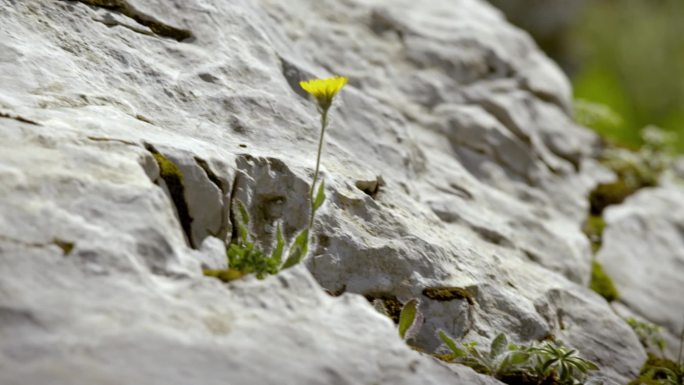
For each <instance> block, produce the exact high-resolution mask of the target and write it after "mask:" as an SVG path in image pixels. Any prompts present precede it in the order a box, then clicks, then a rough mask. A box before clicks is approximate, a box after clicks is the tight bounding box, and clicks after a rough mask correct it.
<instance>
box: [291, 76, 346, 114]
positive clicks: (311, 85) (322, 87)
mask: <svg viewBox="0 0 684 385" xmlns="http://www.w3.org/2000/svg"><path fill="white" fill-rule="evenodd" d="M348 80H349V79H347V78H346V77H344V76H334V77H331V78H326V79H311V80H308V81H305V82H299V85H300V86H301V87H302V89H303V90H304V91H306V92H308V93H310V94H311V95H313V96H314V97H315V98H316V101H317V102H318V106H319V107H320V108H321V110H323V111H327V110H328V108H330V105H331V104H332V100H333V98H334V97H335V95H337V93H338V92H340V90H341V89H342V87H344V85H345V84H347V81H348Z"/></svg>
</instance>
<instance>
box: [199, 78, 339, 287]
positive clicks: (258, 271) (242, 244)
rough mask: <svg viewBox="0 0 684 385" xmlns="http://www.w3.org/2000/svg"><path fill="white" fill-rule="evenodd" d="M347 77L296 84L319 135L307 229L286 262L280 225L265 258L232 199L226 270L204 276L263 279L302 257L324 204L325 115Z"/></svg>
mask: <svg viewBox="0 0 684 385" xmlns="http://www.w3.org/2000/svg"><path fill="white" fill-rule="evenodd" d="M347 80H348V79H347V78H346V77H341V76H336V77H331V78H326V79H312V80H309V81H303V82H300V86H301V87H302V89H304V90H305V91H306V92H308V93H309V94H311V95H313V96H314V98H315V99H316V103H317V106H318V112H319V113H320V115H321V117H320V121H321V133H320V137H319V140H318V151H317V152H316V168H315V171H314V176H313V182H312V183H311V188H310V189H309V201H310V202H311V210H310V215H309V221H308V226H307V227H305V228H304V229H303V230H301V231H300V232H299V233H298V234H297V235H296V236H295V238H294V241H293V242H292V243H291V244H290V245H289V247H288V248H287V249H288V253H287V259H285V262H283V261H282V257H283V253H284V250H285V241H284V238H283V233H282V230H281V226H280V223H278V224H277V226H276V239H275V246H274V247H273V251H272V252H271V255H266V254H265V253H264V252H263V251H261V250H259V249H257V248H256V246H255V245H254V242H253V240H252V237H251V235H250V232H249V213H248V212H247V209H246V208H245V205H244V203H243V202H241V201H240V200H237V199H236V200H235V202H234V204H235V206H237V214H236V216H237V217H238V218H236V219H237V229H238V231H237V232H238V237H237V239H233V241H232V242H231V243H230V244H229V245H228V250H227V252H228V268H227V269H223V270H205V271H204V274H205V275H207V276H211V277H215V278H218V279H220V280H222V281H226V282H228V281H232V280H235V279H238V278H241V277H243V276H245V275H248V274H255V275H256V277H257V278H259V279H263V278H265V277H266V276H267V275H272V274H277V273H278V272H279V271H280V270H283V269H287V268H289V267H292V266H294V265H296V264H298V263H299V262H301V260H302V259H303V258H304V257H305V256H306V253H307V251H308V249H309V235H310V233H311V228H312V227H313V222H314V218H315V215H316V212H317V211H318V209H319V208H320V207H321V206H322V205H323V202H325V184H324V182H323V181H321V183H320V184H317V183H318V174H319V170H320V164H321V153H322V151H323V138H324V136H325V130H326V128H327V127H328V112H329V111H330V108H331V107H332V102H333V99H334V98H335V95H337V94H338V93H339V92H340V90H341V89H342V87H344V86H345V84H347Z"/></svg>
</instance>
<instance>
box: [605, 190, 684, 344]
mask: <svg viewBox="0 0 684 385" xmlns="http://www.w3.org/2000/svg"><path fill="white" fill-rule="evenodd" d="M683 202H684V189H682V188H681V186H677V185H672V186H669V187H663V188H654V189H644V190H641V191H640V192H638V193H637V194H635V195H634V196H632V197H630V198H629V199H628V200H627V201H626V202H625V203H624V204H622V205H620V206H616V207H611V208H609V209H608V210H607V212H606V214H605V215H604V217H605V219H606V223H607V226H608V227H607V229H606V231H605V233H604V235H603V246H602V247H601V251H600V253H599V255H598V259H599V261H601V263H602V264H603V266H604V269H605V271H606V272H607V273H608V274H609V275H610V276H611V277H612V278H613V280H614V281H615V285H616V287H617V289H618V290H619V292H620V300H621V301H622V302H623V304H624V305H626V307H627V308H628V309H629V310H630V311H631V312H632V313H634V316H636V317H637V318H642V319H646V320H648V321H650V322H653V323H655V324H657V325H660V326H662V327H663V328H664V329H665V330H664V331H665V336H666V337H668V338H667V343H668V347H669V350H670V355H671V356H672V357H677V352H678V349H679V336H680V333H681V332H682V330H684V296H682V293H684V275H683V274H682V271H684V207H682V203H683Z"/></svg>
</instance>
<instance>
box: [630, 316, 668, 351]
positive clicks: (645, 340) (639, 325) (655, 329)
mask: <svg viewBox="0 0 684 385" xmlns="http://www.w3.org/2000/svg"><path fill="white" fill-rule="evenodd" d="M625 322H627V325H629V326H630V327H631V328H632V330H634V332H635V333H636V335H637V337H639V342H641V344H642V345H643V346H644V348H646V349H649V348H650V349H653V348H658V350H660V353H661V355H664V350H665V339H664V338H663V335H662V334H661V330H660V326H657V325H654V324H652V323H648V322H642V321H639V320H637V319H635V318H632V317H629V318H625Z"/></svg>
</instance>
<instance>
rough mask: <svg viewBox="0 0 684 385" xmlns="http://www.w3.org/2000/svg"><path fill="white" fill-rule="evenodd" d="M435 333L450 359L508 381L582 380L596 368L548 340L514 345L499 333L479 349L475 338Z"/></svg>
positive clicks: (559, 383) (544, 384)
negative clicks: (485, 347)
mask: <svg viewBox="0 0 684 385" xmlns="http://www.w3.org/2000/svg"><path fill="white" fill-rule="evenodd" d="M438 335H439V338H440V339H441V340H442V341H443V342H444V344H445V345H446V346H447V347H448V348H449V349H450V350H451V352H452V354H451V357H449V358H450V361H452V362H456V363H459V364H462V365H466V366H469V367H471V368H473V369H474V370H475V371H477V372H479V373H482V374H486V375H490V376H492V377H495V378H497V379H499V380H501V381H503V382H505V383H508V384H523V385H576V384H584V381H585V380H586V377H587V373H588V372H589V371H591V370H598V366H596V364H594V363H593V362H591V361H589V360H586V359H583V358H581V357H579V356H578V355H577V352H576V351H575V350H568V349H567V348H565V347H563V346H560V345H555V344H552V343H550V342H545V343H543V344H541V345H539V346H525V345H517V344H514V343H509V342H508V338H507V337H506V335H505V334H503V333H502V334H499V335H498V336H496V338H494V340H493V341H492V343H491V346H490V348H489V350H482V349H478V348H477V344H476V343H475V342H470V343H464V344H460V345H459V344H457V343H456V342H455V341H454V340H453V339H452V338H451V337H449V336H448V335H447V334H446V333H445V332H444V331H442V330H440V331H439V332H438Z"/></svg>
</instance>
